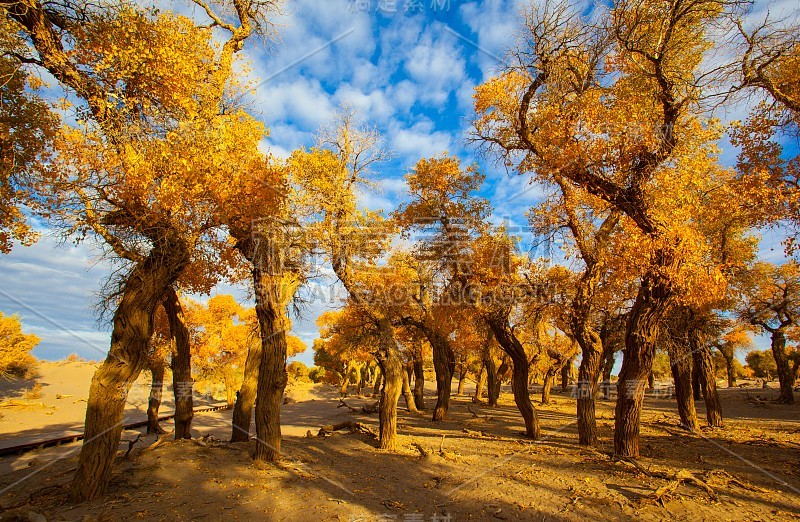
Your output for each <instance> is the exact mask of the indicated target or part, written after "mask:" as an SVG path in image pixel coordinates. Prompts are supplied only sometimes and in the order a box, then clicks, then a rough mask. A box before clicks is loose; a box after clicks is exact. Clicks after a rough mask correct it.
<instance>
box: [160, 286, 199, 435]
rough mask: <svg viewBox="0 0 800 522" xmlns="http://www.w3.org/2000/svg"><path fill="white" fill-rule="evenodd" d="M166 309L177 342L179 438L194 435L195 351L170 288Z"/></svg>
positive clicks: (175, 385)
mask: <svg viewBox="0 0 800 522" xmlns="http://www.w3.org/2000/svg"><path fill="white" fill-rule="evenodd" d="M164 311H166V312H167V319H168V320H169V331H170V335H171V336H172V339H173V341H174V342H175V352H174V353H173V354H172V393H173V395H174V396H175V440H177V439H191V438H192V418H193V417H194V404H193V402H194V401H193V387H194V380H193V379H192V353H191V346H190V344H189V329H188V328H187V327H186V321H185V319H184V315H183V308H182V307H181V302H180V300H179V299H178V293H177V292H176V291H175V289H174V288H172V287H170V288H169V289H168V290H167V293H166V294H165V296H164Z"/></svg>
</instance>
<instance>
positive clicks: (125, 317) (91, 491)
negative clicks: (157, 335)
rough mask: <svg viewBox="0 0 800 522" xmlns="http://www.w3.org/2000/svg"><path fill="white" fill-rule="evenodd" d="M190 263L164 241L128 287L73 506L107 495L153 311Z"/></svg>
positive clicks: (179, 245)
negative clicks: (127, 398)
mask: <svg viewBox="0 0 800 522" xmlns="http://www.w3.org/2000/svg"><path fill="white" fill-rule="evenodd" d="M188 258H189V257H188V254H187V247H186V245H185V244H184V243H183V242H181V241H177V240H173V239H171V238H169V237H168V236H167V237H160V238H159V239H158V241H157V242H156V245H155V246H154V248H153V250H152V251H151V252H150V254H149V255H148V257H147V258H146V259H145V260H144V261H142V262H140V263H138V264H137V265H136V266H135V268H134V269H133V271H132V272H131V275H130V276H129V277H128V278H127V280H126V281H125V284H124V285H123V287H122V292H121V294H120V301H119V304H118V305H117V309H116V311H115V313H114V321H113V329H112V332H111V347H110V349H109V352H108V356H107V357H106V360H105V361H104V362H103V364H102V365H100V367H99V368H98V369H97V371H96V372H95V374H94V376H93V377H92V383H91V386H90V387H89V401H88V404H87V406H86V423H85V428H84V434H85V438H84V442H83V446H82V447H81V453H80V456H79V457H78V467H77V469H76V471H75V476H74V478H73V480H72V484H71V485H70V491H69V498H70V500H71V501H72V502H84V501H87V500H91V499H94V498H97V497H98V496H100V495H102V494H104V493H105V491H106V488H107V486H108V481H109V479H110V477H111V468H112V466H113V463H114V457H115V456H116V454H117V449H118V448H119V443H120V438H121V435H122V416H123V413H124V411H125V400H126V397H127V393H128V390H130V387H131V385H132V384H133V382H134V381H135V380H136V378H137V377H139V374H140V373H141V371H142V370H143V369H144V368H145V367H146V366H147V356H148V345H149V342H150V337H151V336H152V333H153V311H154V310H155V308H156V307H157V306H158V305H159V303H160V302H161V301H162V299H163V297H164V294H165V293H166V292H167V290H168V289H169V288H171V286H172V284H173V283H174V282H175V281H176V280H177V278H178V276H179V275H180V273H181V271H182V270H183V268H184V267H185V266H186V263H187V261H188Z"/></svg>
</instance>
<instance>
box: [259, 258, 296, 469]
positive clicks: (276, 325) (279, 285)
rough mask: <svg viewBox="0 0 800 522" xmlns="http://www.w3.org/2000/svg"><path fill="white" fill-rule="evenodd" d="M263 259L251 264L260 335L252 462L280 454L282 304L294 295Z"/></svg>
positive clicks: (283, 358)
mask: <svg viewBox="0 0 800 522" xmlns="http://www.w3.org/2000/svg"><path fill="white" fill-rule="evenodd" d="M267 254H269V253H267ZM265 258H266V259H265V261H266V262H267V264H265V265H264V267H263V268H262V264H261V263H254V264H253V287H254V292H253V293H254V296H255V300H256V317H257V318H258V326H259V333H260V335H261V361H260V363H259V366H258V388H257V390H256V405H255V409H256V416H255V421H256V454H255V460H262V461H275V460H278V459H279V458H280V454H281V406H282V404H283V391H284V389H285V388H286V383H287V382H288V380H289V376H288V374H287V373H286V312H285V304H286V302H287V301H288V299H287V294H291V295H293V294H294V292H286V291H285V289H284V287H283V284H284V283H283V278H282V274H281V271H280V267H279V266H277V265H276V264H275V263H272V262H271V261H272V259H271V258H270V257H267V256H265ZM265 268H266V269H269V270H271V272H273V273H270V272H268V271H267V270H266V269H265ZM291 295H288V298H291Z"/></svg>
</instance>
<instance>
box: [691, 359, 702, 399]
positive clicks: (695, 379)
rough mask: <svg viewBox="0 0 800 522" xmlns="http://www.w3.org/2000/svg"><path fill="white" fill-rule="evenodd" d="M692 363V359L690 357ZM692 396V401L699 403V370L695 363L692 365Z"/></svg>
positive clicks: (700, 396) (700, 394)
mask: <svg viewBox="0 0 800 522" xmlns="http://www.w3.org/2000/svg"><path fill="white" fill-rule="evenodd" d="M692 360H693V361H694V357H692ZM692 394H693V395H694V400H695V401H699V400H700V399H701V398H702V392H701V391H700V368H698V366H697V364H696V363H694V362H693V363H692Z"/></svg>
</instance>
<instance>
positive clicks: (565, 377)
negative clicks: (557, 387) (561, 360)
mask: <svg viewBox="0 0 800 522" xmlns="http://www.w3.org/2000/svg"><path fill="white" fill-rule="evenodd" d="M571 369H572V359H570V360H569V361H567V363H566V364H565V365H564V366H562V367H561V391H562V392H565V391H567V389H568V388H569V372H570V370H571Z"/></svg>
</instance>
